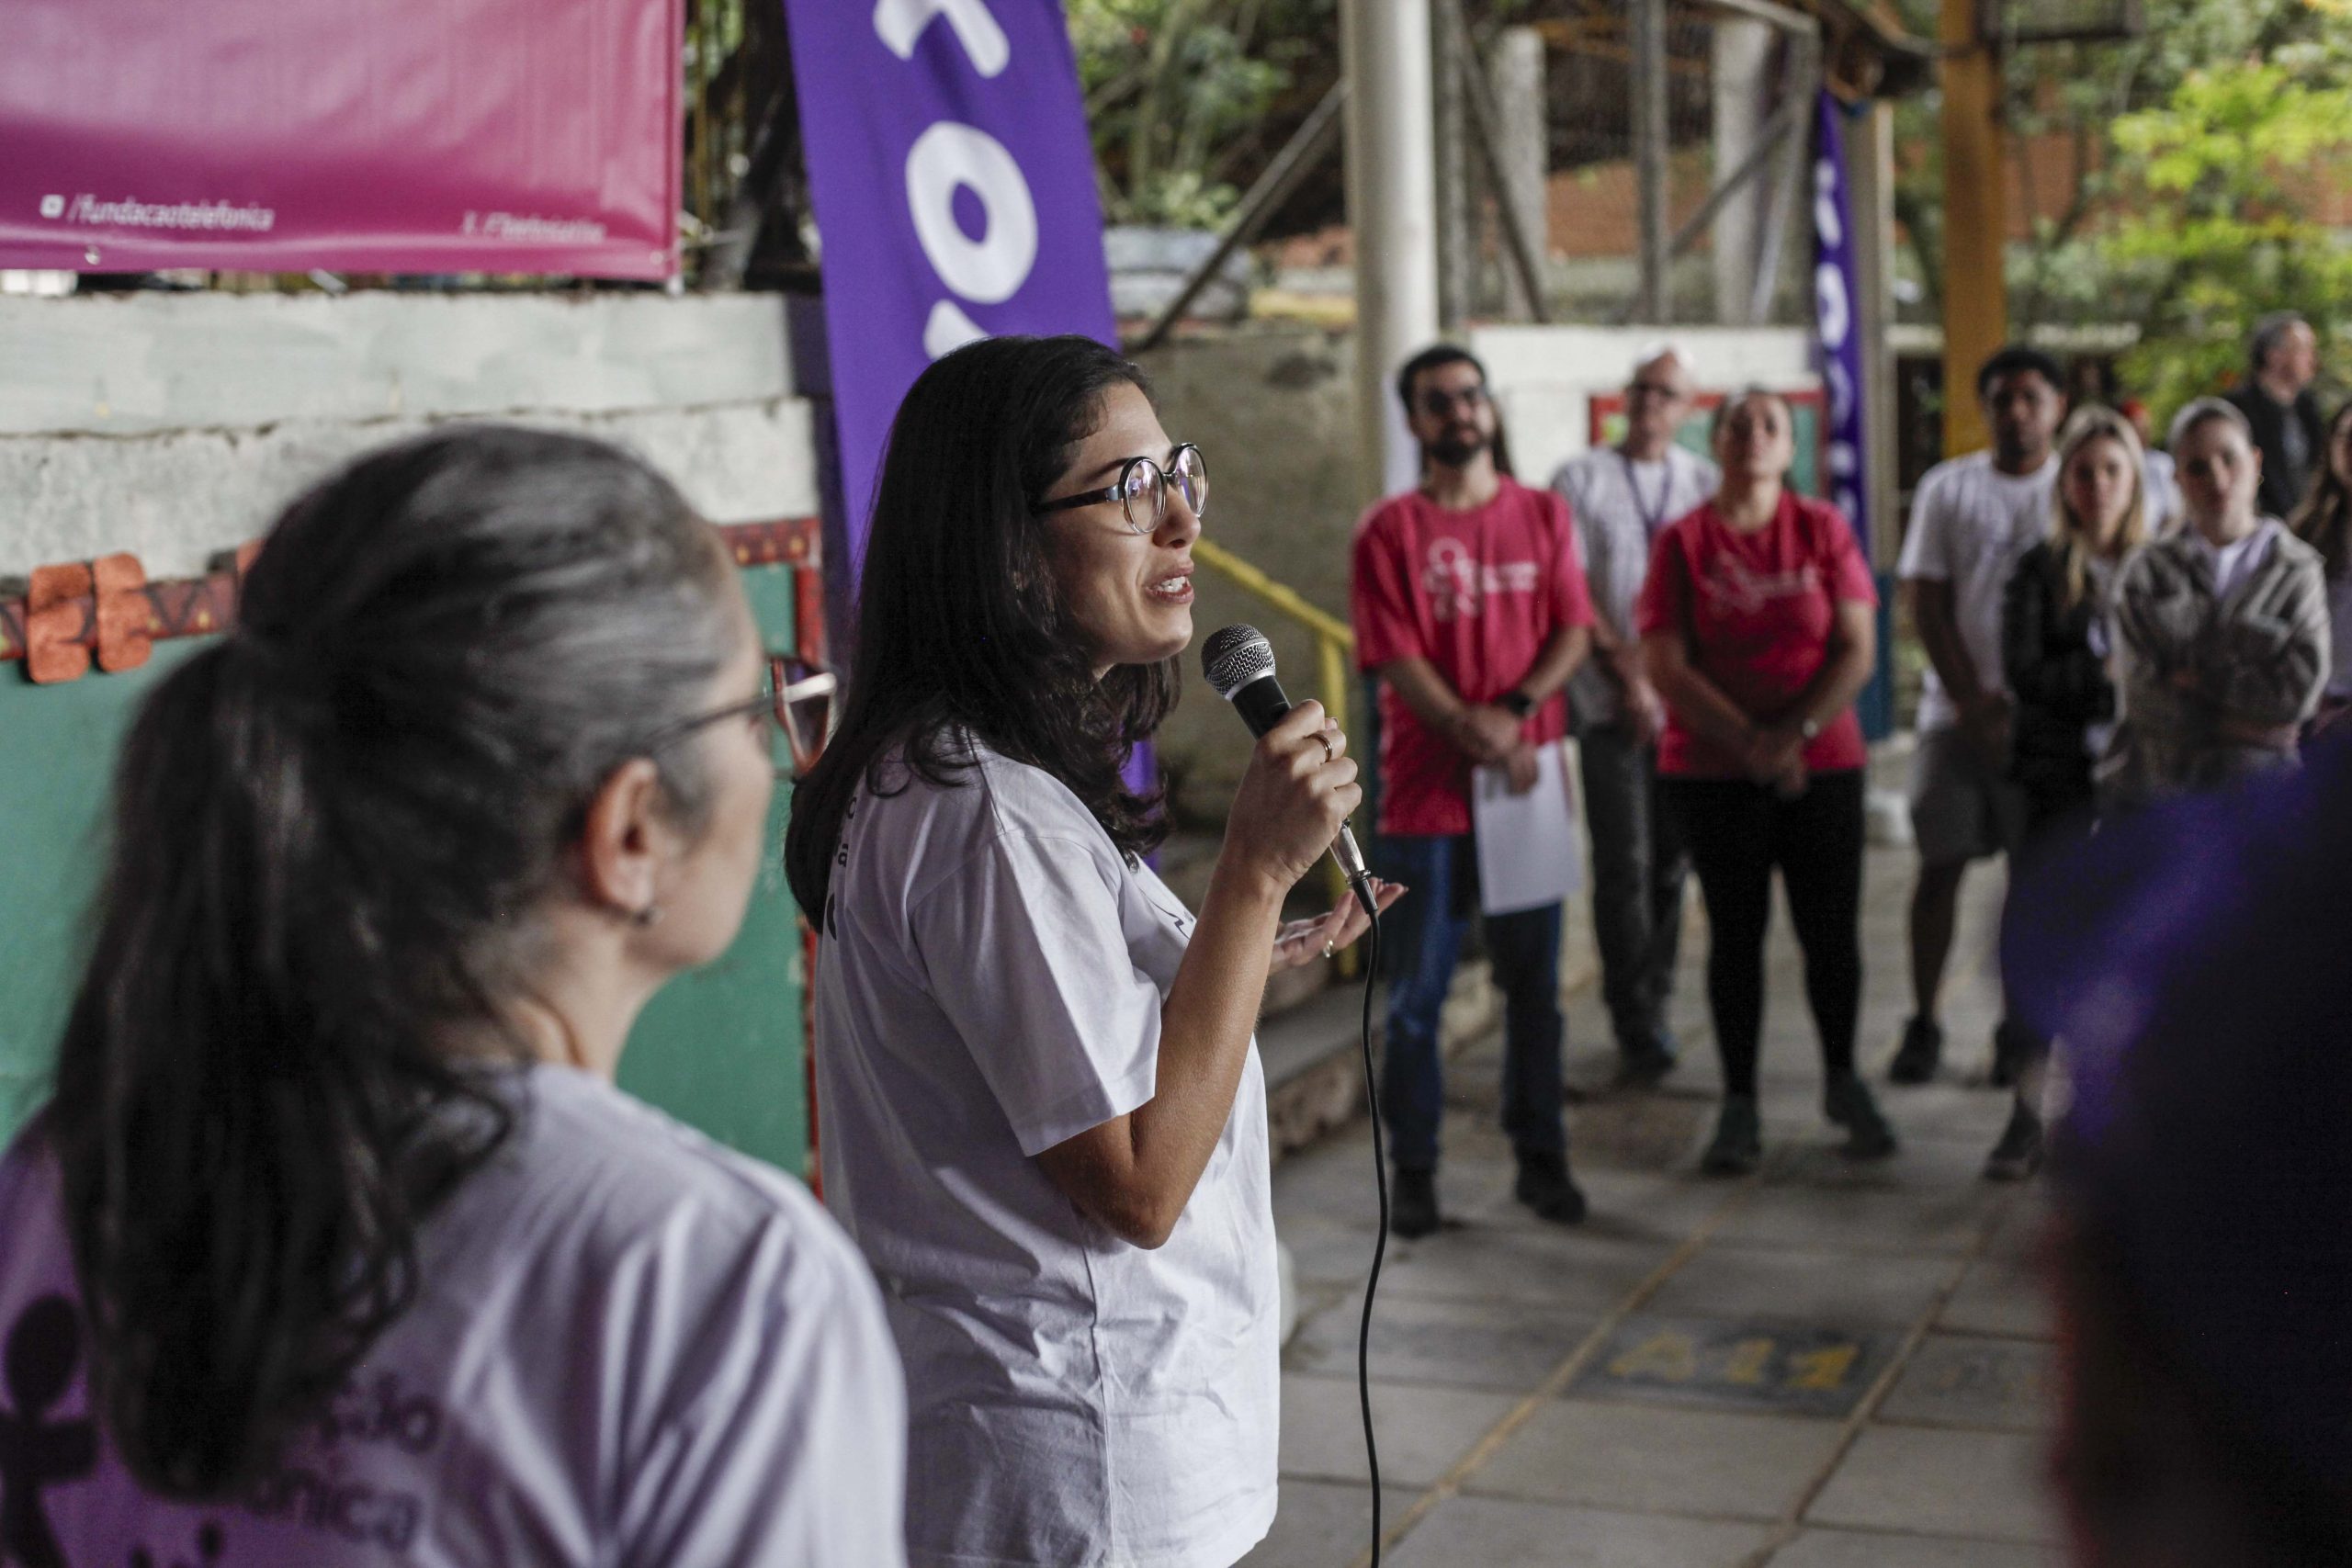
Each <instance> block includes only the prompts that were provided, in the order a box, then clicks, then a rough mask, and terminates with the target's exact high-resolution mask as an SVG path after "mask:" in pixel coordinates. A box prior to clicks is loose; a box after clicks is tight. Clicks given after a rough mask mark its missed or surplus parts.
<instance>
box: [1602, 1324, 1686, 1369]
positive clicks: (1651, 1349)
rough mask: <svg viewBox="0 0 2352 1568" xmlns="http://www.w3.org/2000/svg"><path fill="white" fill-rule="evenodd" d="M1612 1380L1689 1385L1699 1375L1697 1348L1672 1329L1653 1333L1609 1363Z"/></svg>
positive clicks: (1684, 1335)
mask: <svg viewBox="0 0 2352 1568" xmlns="http://www.w3.org/2000/svg"><path fill="white" fill-rule="evenodd" d="M1609 1375H1610V1376H1611V1377H1612V1378H1640V1377H1645V1378H1657V1379H1658V1380H1659V1381H1660V1382H1691V1380H1692V1379H1694V1378H1696V1377H1697V1376H1698V1375H1699V1348H1698V1347H1697V1346H1696V1345H1694V1344H1692V1343H1691V1337H1690V1336H1689V1335H1687V1334H1678V1333H1676V1332H1674V1331H1673V1330H1672V1329H1668V1330H1666V1331H1665V1332H1663V1333H1659V1334H1654V1335H1652V1336H1651V1337H1649V1338H1647V1339H1645V1340H1644V1341H1643V1342H1642V1343H1641V1344H1639V1345H1636V1346H1634V1348H1632V1349H1630V1350H1628V1351H1626V1352H1625V1353H1624V1354H1623V1355H1622V1356H1620V1357H1618V1358H1617V1359H1615V1360H1613V1361H1611V1362H1610V1363H1609Z"/></svg>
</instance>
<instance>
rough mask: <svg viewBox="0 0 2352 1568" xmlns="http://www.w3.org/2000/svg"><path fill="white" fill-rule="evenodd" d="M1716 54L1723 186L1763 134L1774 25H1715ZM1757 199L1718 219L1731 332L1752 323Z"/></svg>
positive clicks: (1721, 308)
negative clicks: (1750, 310)
mask: <svg viewBox="0 0 2352 1568" xmlns="http://www.w3.org/2000/svg"><path fill="white" fill-rule="evenodd" d="M1713 53H1714V60H1713V76H1714V109H1715V178H1716V179H1718V180H1722V179H1724V178H1725V177H1726V176H1727V175H1730V174H1731V173H1732V172H1733V171H1734V170H1736V169H1739V168H1742V167H1744V166H1746V164H1747V159H1748V155H1749V154H1750V153H1751V152H1754V151H1755V150H1756V144H1757V141H1758V133H1759V132H1760V131H1761V130H1762V128H1763V124H1764V73H1765V66H1766V63H1767V62H1769V61H1770V59H1771V57H1772V27H1771V24H1770V23H1769V22H1758V21H1751V20H1747V19H1746V18H1733V17H1725V18H1724V19H1723V20H1720V21H1718V22H1716V23H1715V26H1714V40H1713ZM1757 195H1758V193H1757V192H1755V191H1753V190H1743V191H1741V192H1739V193H1738V194H1737V195H1736V196H1735V197H1731V198H1729V199H1727V200H1725V201H1724V204H1723V207H1722V209H1721V210H1719V211H1718V212H1717V213H1716V214H1715V244H1714V258H1713V259H1714V273H1715V319H1716V320H1717V321H1720V322H1722V323H1723V324H1724V326H1727V327H1744V326H1746V325H1747V324H1748V321H1749V320H1750V319H1751V318H1750V316H1749V312H1748V296H1749V293H1750V292H1751V291H1752V289H1753V288H1754V285H1755V279H1754V276H1753V273H1754V269H1755V265H1756V243H1757V227H1758V223H1759V222H1760V221H1761V214H1760V212H1759V210H1758V209H1759V208H1760V207H1761V205H1762V204H1761V203H1760V202H1758V200H1757V199H1756V198H1757Z"/></svg>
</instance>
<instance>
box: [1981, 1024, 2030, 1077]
mask: <svg viewBox="0 0 2352 1568" xmlns="http://www.w3.org/2000/svg"><path fill="white" fill-rule="evenodd" d="M2040 1047H2041V1041H2039V1040H2037V1039H2035V1038H2034V1036H2033V1032H2032V1031H2031V1030H2030V1029H2028V1028H2026V1027H2025V1026H2024V1025H2023V1024H2021V1023H2018V1022H2016V1021H2012V1020H2009V1019H2006V1018H2005V1019H2003V1020H2002V1021H2001V1022H2000V1026H1999V1027H1998V1028H1996V1029H1995V1030H1994V1031H1993V1076H1992V1077H1991V1079H1990V1082H1991V1083H1992V1085H1993V1087H1994V1088H1995V1089H2015V1088H2017V1086H2018V1075H2019V1074H2021V1073H2023V1072H2024V1071H2025V1069H2026V1067H2027V1066H2029V1065H2030V1063H2031V1062H2032V1061H2033V1058H2034V1055H2035V1053H2036V1052H2037V1051H2038V1050H2039V1049H2040Z"/></svg>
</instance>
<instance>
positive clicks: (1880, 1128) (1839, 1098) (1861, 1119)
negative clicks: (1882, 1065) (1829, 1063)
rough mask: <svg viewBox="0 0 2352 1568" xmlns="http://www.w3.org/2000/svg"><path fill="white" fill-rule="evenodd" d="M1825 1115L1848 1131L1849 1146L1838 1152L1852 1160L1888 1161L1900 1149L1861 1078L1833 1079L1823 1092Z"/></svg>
mask: <svg viewBox="0 0 2352 1568" xmlns="http://www.w3.org/2000/svg"><path fill="white" fill-rule="evenodd" d="M1821 1113H1822V1114H1823V1115H1825V1116H1826V1117H1828V1118H1829V1119H1830V1120H1831V1121H1832V1122H1837V1123H1838V1125H1839V1126H1840V1127H1843V1128H1845V1129H1846V1145H1845V1146H1844V1147H1843V1148H1841V1149H1839V1150H1838V1153H1839V1154H1841V1155H1844V1156H1846V1157H1847V1158H1848V1159H1884V1158H1886V1157H1887V1156H1889V1155H1891V1154H1893V1153H1894V1151H1895V1149H1896V1147H1897V1146H1898V1145H1896V1143H1895V1140H1894V1128H1893V1127H1891V1126H1889V1125H1887V1121H1886V1118H1885V1117H1884V1116H1883V1115H1881V1114H1880V1113H1879V1109H1878V1101H1877V1100H1874V1099H1872V1098H1871V1086H1870V1085H1868V1084H1866V1083H1864V1082H1863V1081H1862V1080H1861V1079H1860V1077H1849V1078H1832V1079H1830V1080H1829V1083H1828V1085H1827V1087H1826V1088H1825V1089H1823V1090H1822V1094H1821Z"/></svg>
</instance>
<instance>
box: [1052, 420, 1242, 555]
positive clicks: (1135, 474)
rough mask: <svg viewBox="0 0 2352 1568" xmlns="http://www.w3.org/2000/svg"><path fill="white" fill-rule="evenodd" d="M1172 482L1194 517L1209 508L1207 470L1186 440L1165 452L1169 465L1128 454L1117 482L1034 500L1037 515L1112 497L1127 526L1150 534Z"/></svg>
mask: <svg viewBox="0 0 2352 1568" xmlns="http://www.w3.org/2000/svg"><path fill="white" fill-rule="evenodd" d="M1171 484H1172V485H1174V486H1175V487H1176V488H1177V489H1178V490H1179V491H1182V492H1183V496H1184V504H1185V505H1186V506H1187V507H1189V508H1191V509H1192V513H1193V516H1194V517H1196V518H1197V517H1200V516H1201V515H1203V514H1204V513H1206V512H1207V510H1208V504H1209V470H1208V466H1207V465H1206V464H1205V463H1204V462H1203V461H1202V460H1201V449H1200V448H1199V447H1197V446H1193V444H1192V443H1191V442H1189V441H1187V442H1185V443H1184V444H1183V445H1182V446H1179V447H1177V448H1176V450H1175V451H1173V452H1171V453H1170V454H1169V455H1168V466H1167V467H1166V468H1161V467H1160V466H1159V464H1158V463H1155V462H1153V461H1152V460H1151V459H1150V458H1148V457H1130V458H1128V459H1127V464H1126V467H1125V468H1121V469H1120V470H1119V482H1118V483H1117V484H1114V485H1113V486H1111V488H1110V489H1108V490H1091V491H1087V492H1086V493H1085V494H1084V495H1066V496H1063V497H1062V498H1061V499H1060V500H1059V501H1043V502H1038V503H1037V513H1038V515H1040V516H1043V515H1044V514H1045V513H1048V512H1068V511H1069V510H1070V509H1072V508H1073V507H1080V506H1094V505H1098V504H1100V503H1101V502H1106V501H1115V502H1118V503H1119V504H1120V505H1121V506H1123V507H1125V509H1126V514H1127V526H1128V527H1129V528H1131V529H1133V530H1134V531H1135V532H1136V533H1138V534H1153V533H1157V532H1159V525H1160V524H1161V522H1162V521H1164V520H1165V519H1166V518H1167V516H1168V487H1169V486H1170V485H1171Z"/></svg>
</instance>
